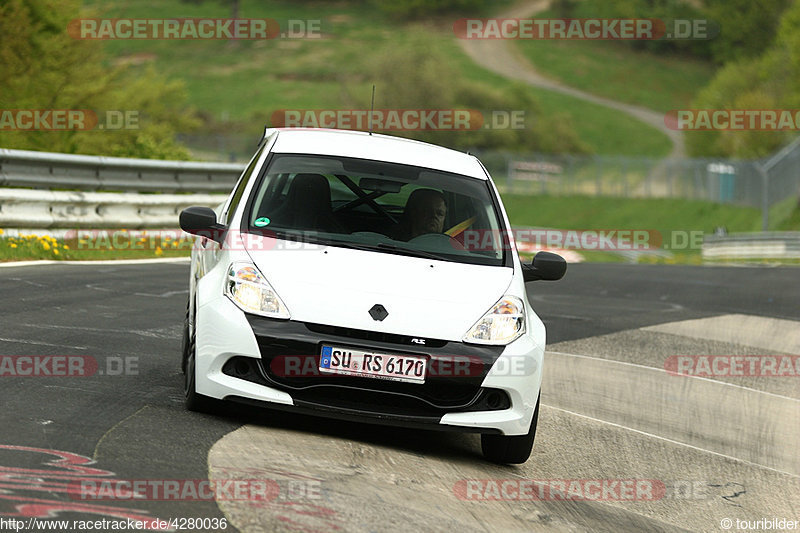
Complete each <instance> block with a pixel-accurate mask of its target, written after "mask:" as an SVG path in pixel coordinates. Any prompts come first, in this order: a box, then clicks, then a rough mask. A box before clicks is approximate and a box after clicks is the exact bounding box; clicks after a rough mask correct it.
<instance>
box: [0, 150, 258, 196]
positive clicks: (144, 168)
mask: <svg viewBox="0 0 800 533" xmlns="http://www.w3.org/2000/svg"><path fill="white" fill-rule="evenodd" d="M243 169H244V165H241V164H236V163H203V162H190V161H162V160H154V159H128V158H122V157H102V156H91V155H72V154H57V153H49V152H32V151H27V150H9V149H4V148H0V187H31V188H40V189H73V190H80V191H125V192H132V191H135V192H161V193H198V192H201V193H228V192H229V191H230V190H231V188H232V187H233V184H234V183H235V181H236V179H237V178H238V177H239V175H240V174H241V172H242V170H243Z"/></svg>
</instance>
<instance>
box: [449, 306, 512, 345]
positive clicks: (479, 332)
mask: <svg viewBox="0 0 800 533" xmlns="http://www.w3.org/2000/svg"><path fill="white" fill-rule="evenodd" d="M523 333H525V306H524V305H523V304H522V300H521V299H520V298H517V297H516V296H503V297H502V298H501V299H500V301H499V302H497V303H496V304H494V305H493V306H492V308H491V309H489V311H488V312H487V313H486V314H485V315H483V317H481V319H480V320H478V321H477V322H476V323H475V325H474V326H472V328H471V329H470V330H469V332H468V333H467V334H466V335H464V339H463V341H464V342H472V343H476V344H500V345H505V344H508V343H510V342H511V341H513V340H514V339H516V338H517V337H519V336H520V335H522V334H523Z"/></svg>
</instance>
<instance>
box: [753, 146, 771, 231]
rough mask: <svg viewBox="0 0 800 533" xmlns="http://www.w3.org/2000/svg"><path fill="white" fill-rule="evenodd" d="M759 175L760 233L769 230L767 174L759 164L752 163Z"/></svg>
mask: <svg viewBox="0 0 800 533" xmlns="http://www.w3.org/2000/svg"><path fill="white" fill-rule="evenodd" d="M754 165H755V166H756V168H757V169H758V173H759V174H761V231H767V230H768V229H769V173H768V172H767V169H765V168H764V165H762V164H761V163H758V162H756V163H754Z"/></svg>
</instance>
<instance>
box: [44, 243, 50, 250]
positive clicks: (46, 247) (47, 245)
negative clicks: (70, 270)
mask: <svg viewBox="0 0 800 533" xmlns="http://www.w3.org/2000/svg"><path fill="white" fill-rule="evenodd" d="M42 248H44V249H45V250H49V249H50V245H49V244H47V243H46V242H42Z"/></svg>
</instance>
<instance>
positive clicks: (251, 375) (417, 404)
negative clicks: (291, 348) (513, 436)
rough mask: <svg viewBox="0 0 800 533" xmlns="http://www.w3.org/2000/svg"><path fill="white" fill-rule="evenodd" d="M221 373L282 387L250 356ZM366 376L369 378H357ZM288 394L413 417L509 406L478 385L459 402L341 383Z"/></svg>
mask: <svg viewBox="0 0 800 533" xmlns="http://www.w3.org/2000/svg"><path fill="white" fill-rule="evenodd" d="M222 372H223V374H226V375H228V376H232V377H235V378H239V379H244V380H246V381H250V382H252V383H257V384H259V385H266V386H270V387H276V388H279V389H284V390H286V389H285V388H284V387H282V386H281V384H280V383H276V382H275V381H273V380H272V379H271V377H270V375H269V373H268V372H267V371H266V369H265V366H264V364H263V361H262V360H260V359H254V358H251V357H233V358H231V359H229V360H228V361H227V362H226V363H225V365H224V366H223V367H222ZM361 379H370V378H361ZM289 392H290V393H291V394H292V397H293V398H295V399H296V400H300V401H302V402H303V403H307V404H316V405H324V406H329V407H335V408H339V409H347V410H351V411H358V412H361V413H374V414H389V415H398V416H414V417H431V416H434V417H440V416H442V415H443V414H445V413H448V412H469V411H495V410H503V409H508V408H509V407H511V400H510V398H509V397H508V394H507V393H506V392H505V391H503V390H500V389H491V388H483V387H479V388H478V389H477V390H476V391H475V393H474V395H473V396H472V397H471V398H469V399H468V400H467V401H466V402H464V403H462V404H461V405H450V406H446V405H435V404H432V403H430V402H429V401H426V400H424V399H421V398H419V397H417V396H415V395H413V394H408V393H403V392H396V391H387V390H373V389H369V388H365V387H364V386H363V385H361V386H356V387H354V386H348V385H344V384H330V383H325V384H315V385H312V386H309V387H305V388H303V389H296V390H289Z"/></svg>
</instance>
